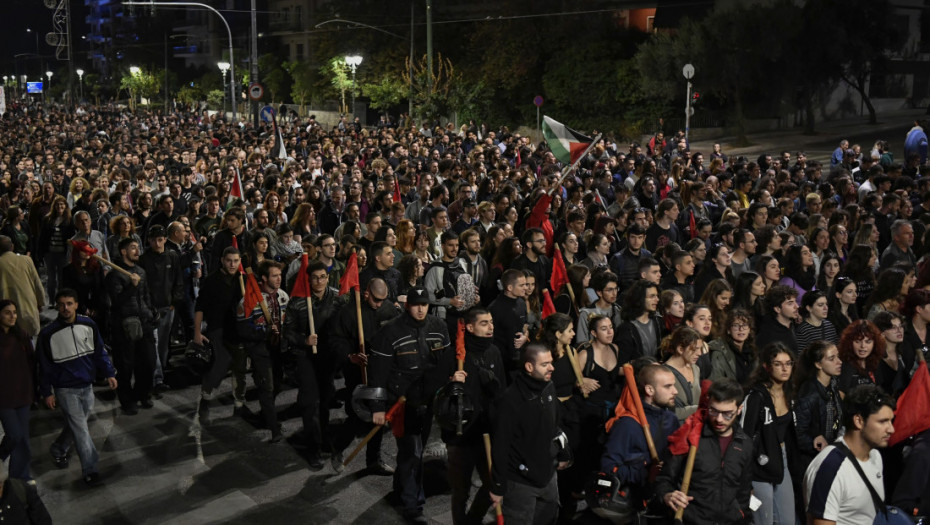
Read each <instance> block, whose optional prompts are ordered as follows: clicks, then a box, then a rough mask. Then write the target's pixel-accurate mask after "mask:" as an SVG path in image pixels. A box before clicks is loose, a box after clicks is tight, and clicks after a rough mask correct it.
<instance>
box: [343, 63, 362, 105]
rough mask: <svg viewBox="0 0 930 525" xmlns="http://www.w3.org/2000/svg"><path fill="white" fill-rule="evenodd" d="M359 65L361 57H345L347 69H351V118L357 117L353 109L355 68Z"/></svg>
mask: <svg viewBox="0 0 930 525" xmlns="http://www.w3.org/2000/svg"><path fill="white" fill-rule="evenodd" d="M361 63H362V57H360V56H359V55H347V56H346V64H348V65H349V67H350V68H352V115H353V116H357V115H356V113H357V111H356V108H355V88H356V84H355V70H356V68H358V66H359V65H360V64H361Z"/></svg>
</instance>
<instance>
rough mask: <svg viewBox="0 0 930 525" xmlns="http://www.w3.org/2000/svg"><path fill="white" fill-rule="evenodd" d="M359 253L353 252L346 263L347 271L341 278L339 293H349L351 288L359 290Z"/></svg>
mask: <svg viewBox="0 0 930 525" xmlns="http://www.w3.org/2000/svg"><path fill="white" fill-rule="evenodd" d="M358 289H359V284H358V254H356V253H352V255H350V256H349V262H348V263H346V273H344V274H342V279H339V295H344V294H347V293H349V290H358Z"/></svg>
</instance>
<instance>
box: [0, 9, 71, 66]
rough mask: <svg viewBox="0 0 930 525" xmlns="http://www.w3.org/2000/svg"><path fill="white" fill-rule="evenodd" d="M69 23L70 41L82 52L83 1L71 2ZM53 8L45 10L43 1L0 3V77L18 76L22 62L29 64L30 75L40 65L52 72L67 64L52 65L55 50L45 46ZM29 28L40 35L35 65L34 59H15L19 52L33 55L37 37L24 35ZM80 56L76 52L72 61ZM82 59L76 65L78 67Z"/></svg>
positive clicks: (30, 34)
mask: <svg viewBox="0 0 930 525" xmlns="http://www.w3.org/2000/svg"><path fill="white" fill-rule="evenodd" d="M71 7H72V20H71V32H72V33H73V36H72V41H73V42H74V45H75V50H79V49H81V47H80V44H79V43H78V42H79V41H80V38H81V35H83V34H86V33H87V30H88V27H87V25H86V24H85V23H84V18H85V16H86V8H85V7H84V1H83V0H71ZM53 12H54V11H53V10H52V9H48V8H46V7H45V4H44V3H43V1H42V0H3V17H2V19H0V49H2V50H3V51H2V54H0V74H2V75H7V74H13V73H14V69H15V70H16V72H17V73H20V74H21V73H22V71H21V70H22V67H23V66H24V62H25V63H28V64H29V66H28V71H29V72H30V73H35V72H38V71H39V69H40V66H42V65H43V64H44V66H45V67H46V69H48V68H49V67H48V66H49V64H52V66H51V68H52V69H56V70H57V69H59V68H61V67H64V66H65V64H66V62H65V61H61V62H57V63H51V62H50V61H51V60H54V54H55V48H53V47H52V46H49V45H48V44H46V43H45V34H46V33H48V32H49V31H51V30H52V13H53ZM27 28H30V29H32V30H33V31H37V32H38V36H39V54H40V55H42V57H43V58H42V60H43V63H42V64H39V63H37V62H36V60H35V58H34V57H20V58H19V59H16V58H14V57H15V55H18V54H20V53H33V54H34V53H35V52H36V37H35V34H33V33H28V32H26V29H27ZM78 57H80V54H78V53H76V54H75V58H78ZM80 62H81V60H80V58H78V60H77V61H76V62H75V63H76V64H80Z"/></svg>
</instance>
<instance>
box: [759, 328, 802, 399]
mask: <svg viewBox="0 0 930 525" xmlns="http://www.w3.org/2000/svg"><path fill="white" fill-rule="evenodd" d="M778 354H787V355H788V356H789V357H791V361H792V362H793V363H795V364H796V363H797V361H798V356H797V354H795V353H794V350H792V349H790V348H788V346H787V345H786V344H785V343H782V342H780V341H776V342H774V343H769V344H767V345H765V347H763V348H762V351H761V352H759V361H758V362H757V363H756V368H755V369H754V370H753V371H752V374H750V376H749V384H750V385H753V386H756V385H760V386H764V387H766V388H768V387H770V386H772V372H771V369H772V361H774V360H775V357H776V356H778ZM794 379H795V373H794V369H792V370H791V377H789V378H788V381H787V382H786V383H785V384H784V385H782V390H783V391H784V393H785V402H786V403H788V406H791V394H793V393H794Z"/></svg>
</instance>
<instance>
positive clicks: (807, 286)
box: [785, 244, 817, 292]
mask: <svg viewBox="0 0 930 525" xmlns="http://www.w3.org/2000/svg"><path fill="white" fill-rule="evenodd" d="M804 248H807V247H806V246H799V245H797V244H796V245H794V246H792V247H791V248H788V255H787V256H786V257H785V277H790V278H791V279H792V280H793V281H794V282H795V283H797V284H798V286H800V287H801V288H804V291H805V292H808V291H810V290H811V288H813V287H814V284H815V283H816V280H817V277H816V275H815V274H814V265H811V266H810V267H809V268H807V269H806V270H805V269H804V264H803V260H802V257H803V256H802V255H801V253H802V252H803V251H804ZM807 249H808V250H810V248H807Z"/></svg>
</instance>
